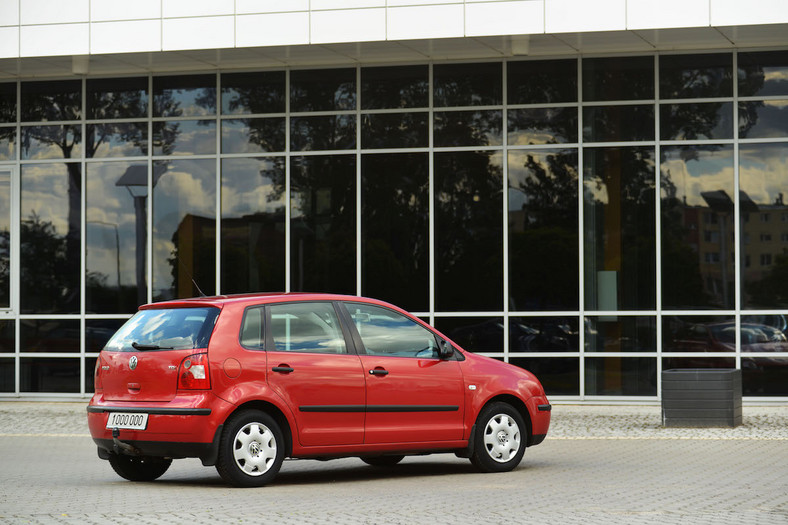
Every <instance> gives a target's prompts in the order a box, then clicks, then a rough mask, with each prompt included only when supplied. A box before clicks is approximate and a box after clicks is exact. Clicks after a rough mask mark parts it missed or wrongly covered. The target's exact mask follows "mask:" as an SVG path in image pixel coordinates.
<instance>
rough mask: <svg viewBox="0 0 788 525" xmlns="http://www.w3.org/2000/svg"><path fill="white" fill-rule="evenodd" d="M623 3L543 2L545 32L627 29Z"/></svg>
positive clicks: (605, 0) (616, 0)
mask: <svg viewBox="0 0 788 525" xmlns="http://www.w3.org/2000/svg"><path fill="white" fill-rule="evenodd" d="M626 25H627V17H626V0H594V1H593V2H591V1H589V0H546V2H545V31H546V32H547V33H577V32H584V31H621V30H624V29H626Z"/></svg>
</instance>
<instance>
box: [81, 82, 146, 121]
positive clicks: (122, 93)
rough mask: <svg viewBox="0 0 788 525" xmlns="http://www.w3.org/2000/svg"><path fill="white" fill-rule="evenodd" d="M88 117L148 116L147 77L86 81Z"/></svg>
mask: <svg viewBox="0 0 788 525" xmlns="http://www.w3.org/2000/svg"><path fill="white" fill-rule="evenodd" d="M86 89H87V106H88V107H87V113H88V119H113V118H145V117H147V116H148V77H138V78H104V79H90V80H88V81H87V88H86Z"/></svg>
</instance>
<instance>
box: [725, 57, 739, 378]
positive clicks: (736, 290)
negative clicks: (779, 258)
mask: <svg viewBox="0 0 788 525" xmlns="http://www.w3.org/2000/svg"><path fill="white" fill-rule="evenodd" d="M738 70H739V53H738V52H737V51H734V52H733V71H734V72H737V71H738ZM738 96H739V83H738V82H737V81H736V75H734V81H733V104H732V105H733V108H732V111H733V123H734V124H733V139H734V142H733V195H734V196H735V197H734V198H735V200H734V202H733V253H734V254H736V256H734V258H733V261H734V263H733V307H734V309H735V312H734V327H735V330H736V341H734V343H733V344H734V349H735V351H736V356H735V358H736V359H735V366H736V368H737V369H739V370H740V369H741V353H742V349H741V317H742V316H741V305H742V300H741V299H742V298H741V279H742V264H741V263H742V260H743V256H744V253H743V250H742V249H741V247H742V242H741V239H742V238H743V237H742V232H741V207H740V205H739V203H740V200H741V199H740V198H739V192H740V191H741V190H740V183H739V174H740V172H739V163H740V158H739V125H738V122H739V114H738V113H739V103H738ZM723 220H725V219H724V218H723ZM720 241H721V242H725V241H724V239H720ZM723 257H724V258H725V260H724V261H723V264H728V257H727V256H726V254H723ZM723 286H727V283H723Z"/></svg>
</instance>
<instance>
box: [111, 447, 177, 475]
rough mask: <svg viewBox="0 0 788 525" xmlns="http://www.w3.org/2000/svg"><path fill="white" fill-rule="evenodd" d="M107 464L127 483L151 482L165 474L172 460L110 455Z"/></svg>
mask: <svg viewBox="0 0 788 525" xmlns="http://www.w3.org/2000/svg"><path fill="white" fill-rule="evenodd" d="M109 464H110V465H111V466H112V470H114V471H115V472H116V473H117V474H118V476H120V477H121V478H124V479H127V480H129V481H153V480H154V479H156V478H159V477H160V476H161V475H162V474H164V473H165V472H167V469H168V468H170V465H171V464H172V459H169V458H156V457H152V456H124V455H121V454H110V455H109Z"/></svg>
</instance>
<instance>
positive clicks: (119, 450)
mask: <svg viewBox="0 0 788 525" xmlns="http://www.w3.org/2000/svg"><path fill="white" fill-rule="evenodd" d="M118 436H120V430H119V429H117V428H113V429H112V450H113V451H114V452H115V454H126V455H128V456H140V455H141V452H140V451H139V449H137V448H136V447H134V446H132V445H129V444H128V443H124V442H123V441H121V440H120V439H118Z"/></svg>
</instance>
